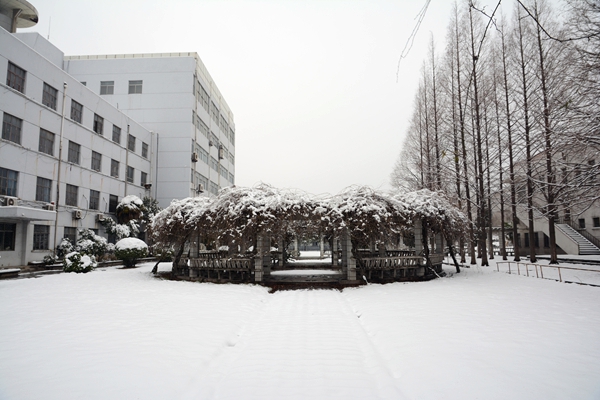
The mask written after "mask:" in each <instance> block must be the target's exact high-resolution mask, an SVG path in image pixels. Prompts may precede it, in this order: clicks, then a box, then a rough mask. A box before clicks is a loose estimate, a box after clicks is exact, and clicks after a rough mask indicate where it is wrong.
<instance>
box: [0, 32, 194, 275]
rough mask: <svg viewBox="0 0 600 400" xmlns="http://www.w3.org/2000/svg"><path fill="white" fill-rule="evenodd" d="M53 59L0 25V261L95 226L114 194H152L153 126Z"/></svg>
mask: <svg viewBox="0 0 600 400" xmlns="http://www.w3.org/2000/svg"><path fill="white" fill-rule="evenodd" d="M63 65H64V54H63V53H62V52H61V51H60V50H59V49H57V48H56V47H55V46H53V45H52V44H51V43H50V42H48V41H47V40H45V39H44V38H43V37H42V36H40V35H39V34H37V33H16V34H11V33H9V32H8V31H7V30H5V29H3V28H0V85H1V86H2V94H1V95H0V118H2V137H1V139H0V246H1V247H0V267H2V266H18V265H25V264H27V263H28V262H30V261H37V260H42V259H43V257H44V256H45V255H47V254H49V253H51V252H52V250H53V249H55V248H56V245H57V244H58V243H60V241H61V240H62V238H63V237H67V238H70V239H71V240H74V239H75V238H76V235H77V230H78V229H80V228H90V229H93V230H95V231H96V232H98V233H99V234H101V235H105V233H104V232H103V230H102V227H101V225H100V223H99V222H98V221H99V220H100V219H102V218H103V217H105V215H106V214H110V213H113V212H114V211H115V208H116V205H117V204H118V202H119V201H120V200H121V199H122V198H123V197H124V196H126V195H130V194H134V195H137V196H139V197H140V198H142V197H144V196H146V195H148V196H152V197H155V196H156V187H157V185H156V172H155V169H154V166H155V162H154V161H155V159H156V151H157V145H158V135H157V134H155V133H153V132H151V131H150V130H149V129H147V128H146V127H144V126H143V125H141V124H140V123H138V122H135V121H134V119H132V118H131V116H129V115H127V114H126V113H124V112H123V111H120V110H119V109H117V107H115V106H113V105H112V104H111V103H110V102H109V101H107V100H106V98H105V97H104V96H100V95H98V94H96V93H94V91H92V90H90V89H88V88H87V87H86V86H85V85H84V84H82V83H80V82H79V79H76V78H74V77H72V76H71V75H69V74H68V73H67V71H65V70H64V69H63ZM188 175H189V173H188ZM105 236H106V235H105Z"/></svg>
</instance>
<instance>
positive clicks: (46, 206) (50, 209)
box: [43, 203, 54, 211]
mask: <svg viewBox="0 0 600 400" xmlns="http://www.w3.org/2000/svg"><path fill="white" fill-rule="evenodd" d="M43 209H44V210H48V211H54V203H48V204H45V205H44V207H43Z"/></svg>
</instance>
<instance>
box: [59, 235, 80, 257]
mask: <svg viewBox="0 0 600 400" xmlns="http://www.w3.org/2000/svg"><path fill="white" fill-rule="evenodd" d="M74 250H75V246H74V245H73V243H71V241H70V240H69V239H67V238H63V240H61V241H60V244H59V245H58V246H56V256H57V257H58V258H65V256H66V255H67V254H69V253H71V252H72V251H74Z"/></svg>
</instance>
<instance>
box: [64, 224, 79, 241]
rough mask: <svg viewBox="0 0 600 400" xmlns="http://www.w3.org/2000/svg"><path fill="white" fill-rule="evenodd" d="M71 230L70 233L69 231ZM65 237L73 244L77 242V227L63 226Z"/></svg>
mask: <svg viewBox="0 0 600 400" xmlns="http://www.w3.org/2000/svg"><path fill="white" fill-rule="evenodd" d="M67 230H69V232H70V233H67ZM63 239H69V242H71V244H75V243H76V242H77V228H75V227H73V226H65V227H64V228H63Z"/></svg>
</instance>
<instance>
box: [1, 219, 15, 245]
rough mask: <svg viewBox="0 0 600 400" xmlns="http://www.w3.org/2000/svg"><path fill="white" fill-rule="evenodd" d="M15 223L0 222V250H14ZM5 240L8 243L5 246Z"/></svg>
mask: <svg viewBox="0 0 600 400" xmlns="http://www.w3.org/2000/svg"><path fill="white" fill-rule="evenodd" d="M16 237H17V224H15V223H9V222H0V251H15V238H16ZM7 242H8V243H9V245H8V246H7V245H6V244H7Z"/></svg>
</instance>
